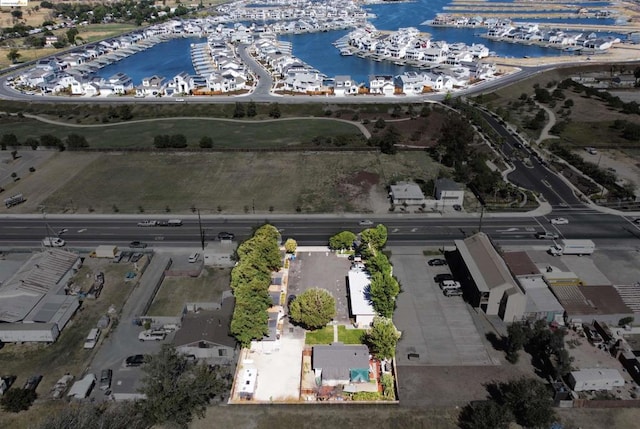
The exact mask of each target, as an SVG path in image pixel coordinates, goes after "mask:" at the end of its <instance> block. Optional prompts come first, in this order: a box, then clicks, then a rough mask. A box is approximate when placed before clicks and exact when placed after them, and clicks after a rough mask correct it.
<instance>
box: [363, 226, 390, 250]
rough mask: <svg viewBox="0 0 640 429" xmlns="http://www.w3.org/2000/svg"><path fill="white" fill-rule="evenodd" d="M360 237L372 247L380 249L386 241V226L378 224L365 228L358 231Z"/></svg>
mask: <svg viewBox="0 0 640 429" xmlns="http://www.w3.org/2000/svg"><path fill="white" fill-rule="evenodd" d="M360 238H361V239H362V241H363V242H364V243H367V244H369V246H371V247H373V248H374V249H376V250H381V249H382V248H383V247H384V245H385V244H386V243H387V227H386V226H384V225H383V224H378V225H376V227H375V228H368V229H365V230H364V231H362V233H360Z"/></svg>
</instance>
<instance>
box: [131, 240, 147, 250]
mask: <svg viewBox="0 0 640 429" xmlns="http://www.w3.org/2000/svg"><path fill="white" fill-rule="evenodd" d="M129 247H131V248H132V249H144V248H145V247H147V243H143V242H141V241H137V240H136V241H132V242H131V243H129Z"/></svg>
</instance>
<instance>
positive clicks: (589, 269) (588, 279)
mask: <svg viewBox="0 0 640 429" xmlns="http://www.w3.org/2000/svg"><path fill="white" fill-rule="evenodd" d="M560 258H561V259H562V262H563V263H564V264H565V265H566V266H567V268H569V271H572V272H574V273H576V274H577V276H578V277H580V280H582V282H583V283H584V284H585V285H587V286H605V285H611V281H610V280H609V279H608V278H607V276H605V275H604V274H603V273H602V271H600V270H599V269H598V268H597V267H596V266H595V265H594V263H593V259H591V257H588V256H575V255H566V256H561V257H560Z"/></svg>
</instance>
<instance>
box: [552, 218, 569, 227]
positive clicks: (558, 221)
mask: <svg viewBox="0 0 640 429" xmlns="http://www.w3.org/2000/svg"><path fill="white" fill-rule="evenodd" d="M568 223H569V220H568V219H566V218H563V217H556V218H553V219H551V225H566V224H568Z"/></svg>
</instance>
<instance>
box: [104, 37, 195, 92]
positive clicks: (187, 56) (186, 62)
mask: <svg viewBox="0 0 640 429" xmlns="http://www.w3.org/2000/svg"><path fill="white" fill-rule="evenodd" d="M206 41H207V39H202V38H185V39H183V38H179V39H172V40H169V41H168V42H164V43H160V44H157V45H155V46H153V47H151V48H149V49H147V50H146V51H142V52H139V53H137V54H134V55H131V56H130V57H127V58H125V59H123V60H121V61H118V62H117V63H113V64H109V65H108V66H106V67H103V68H101V69H100V70H98V71H97V72H96V74H97V75H98V76H100V77H103V78H105V79H107V78H109V77H111V76H113V75H114V74H116V73H119V72H122V73H124V74H126V75H127V76H129V77H130V78H131V79H132V80H133V83H134V85H139V84H140V83H142V79H143V78H145V77H151V76H153V75H154V74H155V75H158V76H162V77H164V78H166V79H171V78H173V77H174V76H175V75H177V74H179V73H181V72H187V73H189V74H194V73H195V70H194V69H193V64H192V63H191V49H190V46H191V44H192V43H203V42H206Z"/></svg>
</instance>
